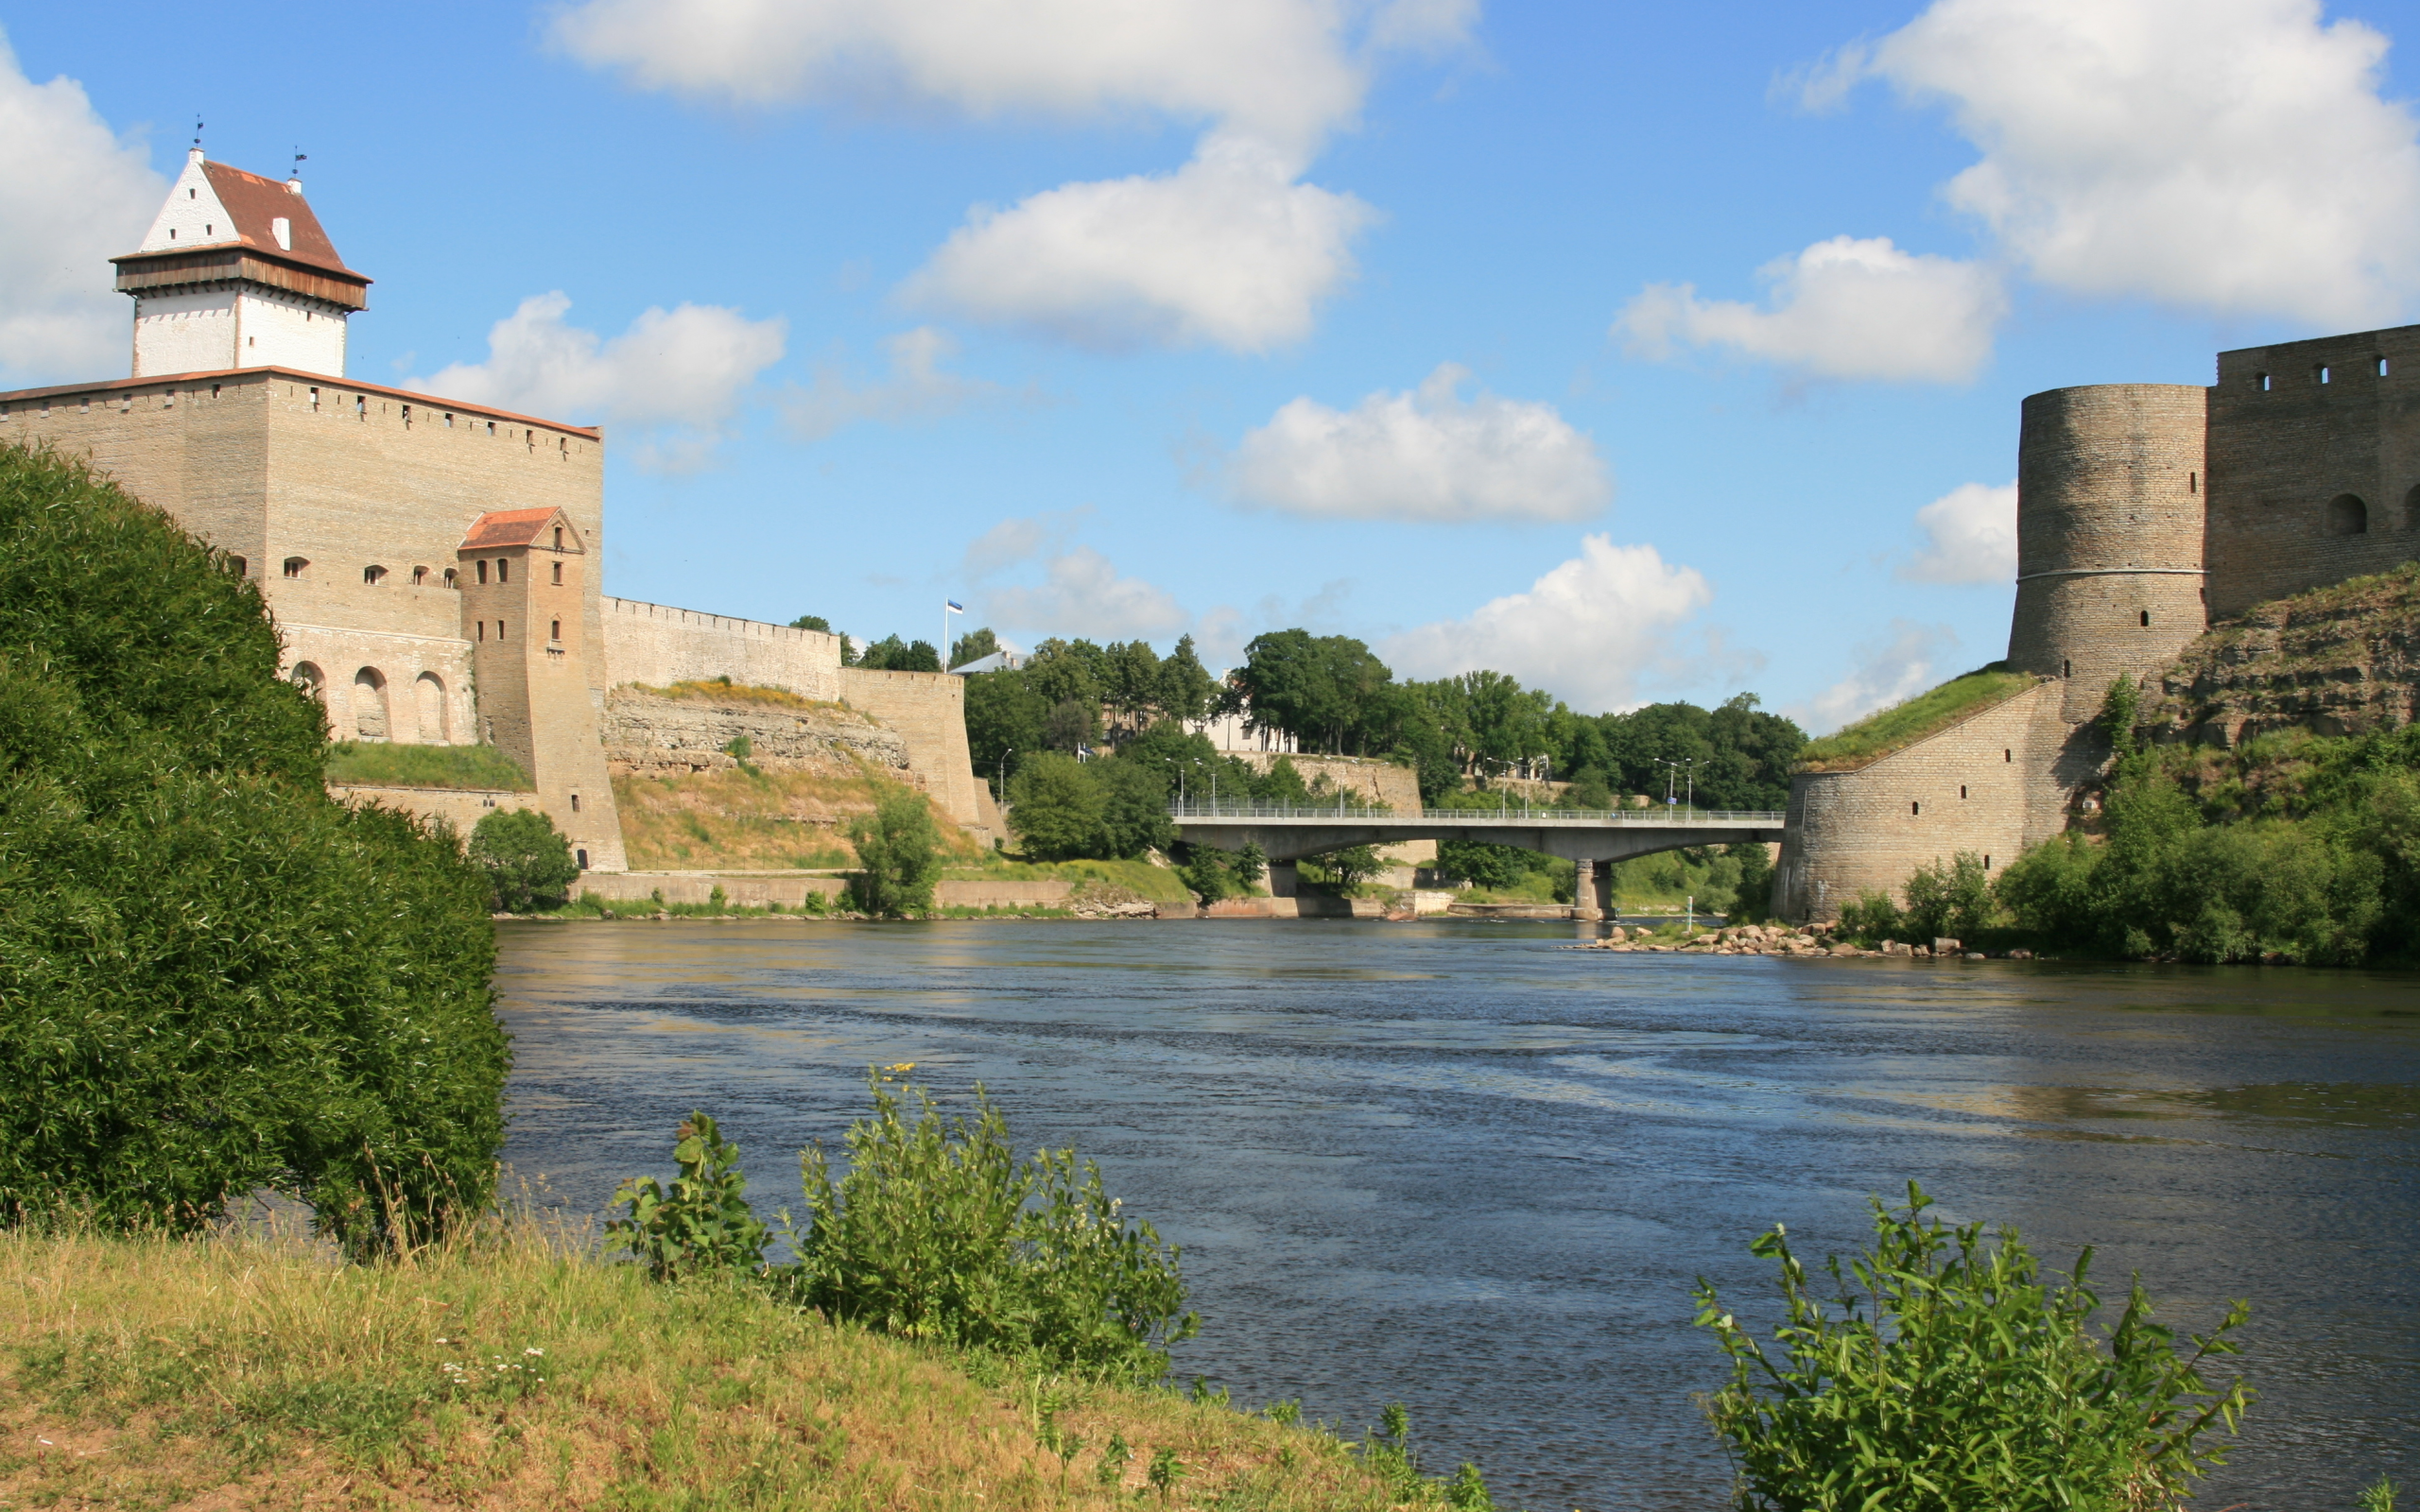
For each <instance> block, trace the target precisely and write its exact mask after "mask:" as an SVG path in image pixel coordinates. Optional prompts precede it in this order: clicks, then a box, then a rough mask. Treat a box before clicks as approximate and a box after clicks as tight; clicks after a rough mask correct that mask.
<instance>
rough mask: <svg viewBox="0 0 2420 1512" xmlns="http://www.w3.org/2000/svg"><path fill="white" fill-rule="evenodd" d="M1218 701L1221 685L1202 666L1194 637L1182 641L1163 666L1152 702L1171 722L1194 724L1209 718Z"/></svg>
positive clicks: (1208, 670)
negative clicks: (1180, 721)
mask: <svg viewBox="0 0 2420 1512" xmlns="http://www.w3.org/2000/svg"><path fill="white" fill-rule="evenodd" d="M1218 698H1219V684H1218V681H1217V679H1214V678H1212V677H1211V676H1210V669H1209V668H1207V667H1205V666H1203V665H1202V664H1201V654H1200V653H1199V652H1197V651H1196V650H1195V649H1194V647H1193V637H1192V636H1190V635H1186V636H1181V637H1179V638H1178V640H1177V643H1176V649H1175V650H1173V651H1170V652H1169V653H1168V656H1167V661H1165V662H1161V663H1160V681H1159V687H1158V688H1157V689H1156V690H1155V691H1154V692H1153V694H1152V699H1151V701H1152V702H1153V703H1155V704H1157V705H1158V706H1159V710H1160V713H1163V714H1166V715H1167V717H1168V718H1170V719H1177V720H1186V721H1191V720H1198V719H1201V718H1203V717H1204V716H1206V715H1207V714H1208V713H1209V712H1210V708H1211V705H1213V704H1215V703H1216V702H1218Z"/></svg>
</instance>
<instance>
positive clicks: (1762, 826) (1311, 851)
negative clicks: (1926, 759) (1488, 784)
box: [1168, 803, 1787, 861]
mask: <svg viewBox="0 0 2420 1512" xmlns="http://www.w3.org/2000/svg"><path fill="white" fill-rule="evenodd" d="M1168 817H1169V818H1171V819H1173V820H1174V821H1175V822H1176V830H1177V835H1178V837H1179V838H1180V839H1183V840H1184V841H1185V842H1186V843H1188V844H1191V845H1208V846H1215V847H1218V848H1219V849H1221V850H1241V849H1242V848H1243V847H1245V846H1248V845H1256V846H1258V847H1260V849H1261V853H1262V854H1264V855H1266V856H1267V857H1269V859H1270V860H1271V861H1290V860H1294V859H1297V858H1299V857H1303V856H1312V855H1318V854H1319V853H1321V852H1322V851H1337V850H1341V849H1343V848H1344V847H1346V846H1355V845H1393V844H1396V843H1398V842H1401V841H1405V840H1481V841H1485V842H1487V843H1489V844H1492V845H1509V846H1517V847H1519V848H1520V849H1522V850H1524V851H1545V852H1546V853H1547V854H1549V855H1559V856H1563V857H1564V858H1566V859H1570V860H1590V861H1613V860H1619V859H1621V858H1622V857H1625V856H1634V855H1645V854H1647V853H1648V852H1650V851H1672V850H1677V849H1679V848H1681V847H1683V846H1697V845H1721V844H1725V843H1727V842H1733V841H1742V840H1778V839H1780V838H1781V837H1782V825H1783V821H1784V819H1785V818H1786V817H1787V816H1785V815H1782V814H1778V813H1774V812H1772V811H1769V810H1752V811H1748V812H1740V811H1737V810H1716V809H1686V808H1680V807H1677V806H1674V807H1667V808H1663V809H1606V810H1598V811H1594V812H1591V811H1586V810H1572V809H1526V810H1525V809H1511V808H1508V809H1500V810H1497V811H1495V812H1494V813H1490V812H1489V811H1487V810H1485V809H1447V810H1444V811H1443V812H1438V813H1424V814H1394V813H1389V812H1387V811H1384V810H1372V809H1356V808H1349V807H1342V806H1325V807H1322V806H1317V805H1303V804H1292V805H1284V806H1279V805H1268V804H1262V805H1253V804H1236V803H1221V804H1219V805H1218V806H1216V807H1215V808H1214V807H1212V806H1211V805H1208V804H1192V803H1187V804H1171V805H1170V806H1169V808H1168Z"/></svg>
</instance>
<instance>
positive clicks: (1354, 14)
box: [553, 0, 1478, 151]
mask: <svg viewBox="0 0 2420 1512" xmlns="http://www.w3.org/2000/svg"><path fill="white" fill-rule="evenodd" d="M1477 15H1478V4H1477V0H1392V3H1385V4H1368V3H1353V0H1342V3H1340V0H1023V3H1021V4H1015V5H1007V4H1001V3H1000V0H915V3H908V0H888V3H886V0H585V3H581V4H574V5H571V6H569V7H567V8H565V9H562V10H561V11H559V12H558V13H557V15H556V17H555V20H554V25H553V35H554V38H555V41H556V42H557V43H559V44H560V45H561V46H562V47H563V48H564V49H565V50H566V51H568V52H570V53H571V54H572V56H574V57H576V58H578V59H579V60H581V61H582V62H585V63H588V64H590V65H591V66H593V67H599V68H615V69H620V70H622V71H623V72H624V73H625V75H626V76H627V77H629V78H630V79H631V81H632V82H633V83H635V84H637V85H639V86H640V87H641V88H646V89H656V90H669V91H673V92H676V93H681V94H693V95H701V96H704V97H708V98H712V99H717V100H722V101H726V102H729V103H733V104H738V105H753V106H764V105H783V104H790V103H795V102H802V101H809V100H834V99H838V100H841V101H846V102H855V103H861V104H877V103H880V102H883V101H885V100H894V101H901V102H907V103H912V104H927V105H940V106H943V107H946V108H949V109H953V110H957V111H960V112H965V113H966V114H968V115H971V116H975V117H977V118H978V119H981V118H991V117H995V116H999V115H1003V114H1011V113H1035V114H1044V115H1054V116H1062V117H1074V118H1088V117H1098V116H1100V115H1103V114H1117V113H1121V112H1136V111H1149V112H1159V113H1163V114H1167V115H1171V116H1174V117H1177V118H1179V119H1183V120H1193V121H1201V122H1205V123H1215V124H1219V125H1224V126H1227V127H1232V128H1234V129H1238V130H1242V131H1245V132H1249V133H1251V134H1253V135H1255V136H1258V137H1260V138H1262V139H1264V140H1267V141H1271V142H1275V143H1280V144H1283V145H1285V146H1288V147H1289V148H1292V149H1295V150H1298V151H1308V150H1310V149H1312V148H1313V147H1315V146H1317V144H1318V141H1319V139H1320V138H1321V137H1322V135H1323V134H1324V133H1326V132H1327V131H1329V130H1331V129H1334V128H1335V127H1337V126H1339V125H1340V124H1343V123H1345V122H1347V121H1349V120H1350V119H1351V118H1352V117H1353V115H1354V114H1355V112H1357V111H1358V110H1359V109H1360V105H1361V100H1362V96H1363V94H1364V93H1365V91H1366V90H1367V88H1368V83H1369V79H1368V72H1369V59H1370V55H1371V54H1372V53H1373V52H1375V51H1380V50H1384V49H1388V48H1419V49H1434V48H1436V47H1438V46H1441V45H1450V44H1452V43H1457V42H1460V41H1461V39H1462V38H1463V37H1465V36H1466V35H1467V34H1468V31H1469V28H1470V26H1471V25H1472V23H1473V22H1474V21H1475V20H1476V19H1477Z"/></svg>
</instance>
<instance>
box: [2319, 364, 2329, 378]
mask: <svg viewBox="0 0 2420 1512" xmlns="http://www.w3.org/2000/svg"><path fill="white" fill-rule="evenodd" d="M2327 377H2328V373H2327V365H2326V364H2325V363H2322V364H2320V366H2319V381H2320V382H2321V383H2325V382H2327Z"/></svg>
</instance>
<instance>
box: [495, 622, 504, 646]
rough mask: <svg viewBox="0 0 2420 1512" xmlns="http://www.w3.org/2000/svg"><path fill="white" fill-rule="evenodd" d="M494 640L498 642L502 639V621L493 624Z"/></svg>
mask: <svg viewBox="0 0 2420 1512" xmlns="http://www.w3.org/2000/svg"><path fill="white" fill-rule="evenodd" d="M495 638H496V639H497V640H499V641H501V640H503V639H504V621H502V620H498V621H496V622H495Z"/></svg>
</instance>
